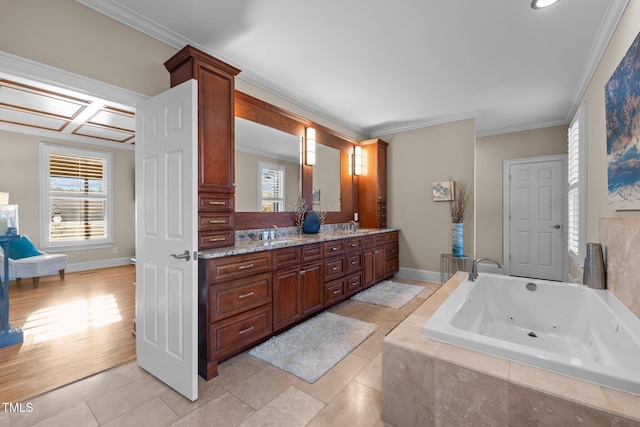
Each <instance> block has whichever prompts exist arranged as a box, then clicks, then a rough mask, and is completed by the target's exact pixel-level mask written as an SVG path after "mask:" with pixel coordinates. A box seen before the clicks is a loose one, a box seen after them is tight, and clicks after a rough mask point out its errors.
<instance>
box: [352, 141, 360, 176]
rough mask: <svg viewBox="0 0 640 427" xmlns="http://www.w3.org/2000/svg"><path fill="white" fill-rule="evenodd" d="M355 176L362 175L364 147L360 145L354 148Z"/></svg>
mask: <svg viewBox="0 0 640 427" xmlns="http://www.w3.org/2000/svg"><path fill="white" fill-rule="evenodd" d="M353 174H354V175H361V174H362V147H361V146H359V145H356V146H355V147H353Z"/></svg>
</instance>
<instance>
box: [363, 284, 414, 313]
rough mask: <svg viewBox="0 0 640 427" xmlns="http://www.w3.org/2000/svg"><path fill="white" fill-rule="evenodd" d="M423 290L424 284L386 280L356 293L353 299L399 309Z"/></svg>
mask: <svg viewBox="0 0 640 427" xmlns="http://www.w3.org/2000/svg"><path fill="white" fill-rule="evenodd" d="M423 290H424V288H423V287H422V286H416V285H409V284H407V283H398V282H393V281H391V280H385V281H383V282H380V283H378V284H377V285H374V286H372V287H370V288H369V289H365V290H364V291H362V292H359V293H357V294H355V295H354V296H352V297H351V299H352V300H354V301H362V302H368V303H370V304H376V305H381V306H384V307H391V308H395V309H399V308H402V307H404V306H405V305H406V304H407V303H408V302H409V301H411V300H412V299H414V298H415V297H416V295H418V294H419V293H420V292H422V291H423Z"/></svg>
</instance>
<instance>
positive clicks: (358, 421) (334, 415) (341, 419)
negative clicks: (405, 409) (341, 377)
mask: <svg viewBox="0 0 640 427" xmlns="http://www.w3.org/2000/svg"><path fill="white" fill-rule="evenodd" d="M381 414H382V394H381V393H380V392H379V391H377V390H373V389H372V388H369V387H367V386H365V385H364V384H360V383H358V382H355V381H354V382H351V383H350V384H349V385H348V386H347V387H345V388H344V390H342V391H341V392H340V393H339V394H338V395H337V396H336V397H335V398H334V399H333V400H332V401H331V402H330V403H329V404H328V405H327V406H326V407H325V408H324V409H323V410H322V411H321V412H320V413H319V414H318V415H317V416H316V417H315V418H314V419H313V421H311V422H310V423H309V427H325V426H332V427H340V426H344V427H372V426H374V425H375V424H376V423H377V422H378V421H379V420H380V416H381Z"/></svg>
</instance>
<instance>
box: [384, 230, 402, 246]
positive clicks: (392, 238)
mask: <svg viewBox="0 0 640 427" xmlns="http://www.w3.org/2000/svg"><path fill="white" fill-rule="evenodd" d="M399 240H400V232H399V231H390V232H388V233H385V235H384V241H385V243H393V242H398V241H399Z"/></svg>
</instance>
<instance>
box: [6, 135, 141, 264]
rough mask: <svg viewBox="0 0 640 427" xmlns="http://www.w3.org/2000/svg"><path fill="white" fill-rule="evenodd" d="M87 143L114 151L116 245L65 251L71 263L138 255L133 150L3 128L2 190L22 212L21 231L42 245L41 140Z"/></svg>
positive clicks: (59, 143)
mask: <svg viewBox="0 0 640 427" xmlns="http://www.w3.org/2000/svg"><path fill="white" fill-rule="evenodd" d="M41 142H47V143H51V144H58V145H67V146H73V147H84V148H88V149H91V150H99V151H110V152H112V153H113V169H114V170H113V185H114V192H113V204H114V206H113V214H114V218H113V228H114V229H113V238H114V244H113V247H114V248H117V249H118V253H117V254H113V253H112V248H103V249H84V250H81V251H68V252H65V253H67V254H68V255H69V263H70V264H76V263H84V262H87V263H90V262H93V261H96V260H109V259H120V258H127V259H128V258H130V257H132V256H135V226H134V221H133V218H134V217H135V204H134V199H135V188H134V174H135V156H134V152H133V151H132V150H122V149H111V148H105V147H101V146H95V145H92V146H87V145H80V144H78V143H70V142H67V141H61V140H54V139H51V138H41V137H37V136H31V135H26V134H21V133H13V132H4V131H0V153H2V159H3V161H2V167H0V191H6V192H9V193H10V196H9V197H10V199H9V202H10V203H11V204H17V205H18V209H19V214H20V233H21V234H26V235H28V236H29V238H30V239H31V240H32V241H33V242H34V243H35V244H36V245H37V246H40V223H39V222H40V216H39V215H40V214H39V213H40V193H39V188H40V187H39V185H40V184H39V183H40V181H39V180H40V175H41V169H40V154H39V150H40V143H41Z"/></svg>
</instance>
